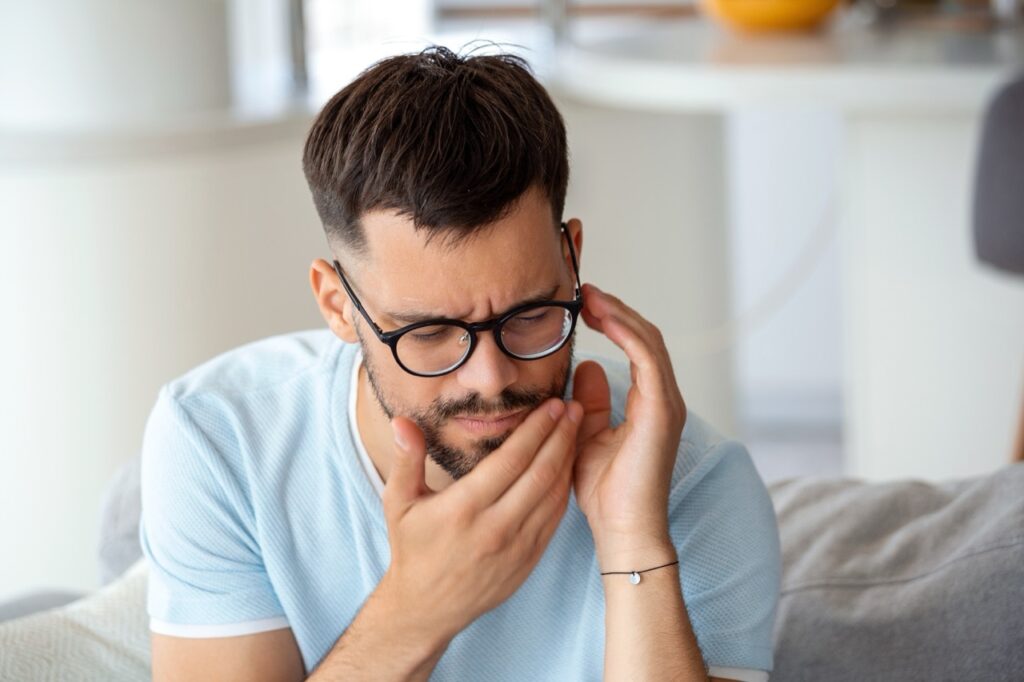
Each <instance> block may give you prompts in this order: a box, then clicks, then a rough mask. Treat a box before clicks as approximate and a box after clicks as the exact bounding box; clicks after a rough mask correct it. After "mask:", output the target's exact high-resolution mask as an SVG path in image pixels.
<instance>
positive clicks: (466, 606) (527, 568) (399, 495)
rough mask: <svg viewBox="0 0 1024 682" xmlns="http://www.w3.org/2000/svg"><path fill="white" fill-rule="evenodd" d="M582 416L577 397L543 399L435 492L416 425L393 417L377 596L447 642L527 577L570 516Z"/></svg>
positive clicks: (427, 633)
mask: <svg viewBox="0 0 1024 682" xmlns="http://www.w3.org/2000/svg"><path fill="white" fill-rule="evenodd" d="M582 415H583V408H582V406H581V405H580V404H579V403H577V402H575V401H571V402H569V403H568V404H566V403H563V402H562V400H560V399H557V398H554V399H549V400H547V401H545V402H544V403H542V404H541V405H540V406H538V407H537V408H536V409H535V410H533V412H531V413H530V415H529V416H528V417H527V418H526V419H525V420H524V421H523V422H522V424H520V425H519V427H517V428H516V429H515V430H514V431H513V432H512V434H511V435H510V436H509V437H508V439H507V440H506V441H505V442H504V443H503V444H502V445H501V446H500V447H499V448H497V449H496V450H494V451H493V452H492V453H490V454H489V455H488V456H486V457H484V458H483V459H482V460H481V461H480V462H479V463H477V465H476V466H475V467H474V468H473V470H472V471H470V472H469V473H468V474H466V475H465V476H463V477H462V478H460V479H459V480H457V481H455V482H454V483H452V484H451V485H450V486H448V487H447V488H445V489H444V490H443V491H441V492H438V493H435V492H432V491H431V490H430V489H429V488H428V487H427V485H426V482H425V478H424V475H425V469H424V466H425V462H426V457H427V452H426V444H425V441H424V438H423V435H422V433H421V432H420V430H419V428H417V426H416V425H415V423H413V422H412V421H411V420H409V419H406V418H404V417H395V418H394V419H393V420H392V428H393V430H394V434H395V442H396V453H395V457H394V459H393V463H392V466H391V470H390V473H389V476H388V480H387V484H386V486H385V489H384V514H385V518H386V520H387V525H388V540H389V543H390V545H391V565H390V567H389V568H388V570H387V572H386V573H385V575H384V578H383V579H382V580H381V582H380V585H379V586H378V597H379V598H380V599H381V600H382V601H385V602H387V603H389V604H391V605H392V606H393V607H394V608H395V613H396V614H401V618H402V619H403V620H404V621H405V623H406V625H408V626H415V629H416V630H418V631H419V632H420V633H421V634H422V636H423V637H424V638H426V639H428V640H430V641H436V640H438V638H439V639H440V640H441V641H439V642H437V644H438V645H440V646H442V648H443V647H444V646H447V643H448V641H450V640H451V638H452V637H454V636H455V635H456V634H458V633H459V632H460V631H461V630H462V629H464V628H465V627H466V626H468V625H469V624H470V623H471V622H472V621H473V620H475V619H476V618H477V617H478V616H479V615H481V614H482V613H484V612H486V611H489V610H490V609H492V608H494V607H495V606H497V605H499V604H500V603H502V602H503V601H505V600H506V599H507V598H508V597H509V596H511V595H512V593H513V592H515V591H516V589H518V588H519V586H520V585H521V584H522V583H523V582H524V581H525V580H526V578H527V576H529V574H530V572H531V571H532V570H533V567H534V566H535V565H536V564H537V562H538V561H539V560H540V557H541V555H542V554H543V553H544V550H545V548H546V547H547V545H548V542H549V541H550V539H551V536H552V535H553V534H554V532H555V530H556V529H557V528H558V524H559V522H560V520H561V518H562V516H563V514H564V513H565V509H566V505H567V503H568V500H569V491H570V490H571V486H572V469H573V461H574V459H575V453H576V434H577V431H578V428H579V424H580V420H581V418H582Z"/></svg>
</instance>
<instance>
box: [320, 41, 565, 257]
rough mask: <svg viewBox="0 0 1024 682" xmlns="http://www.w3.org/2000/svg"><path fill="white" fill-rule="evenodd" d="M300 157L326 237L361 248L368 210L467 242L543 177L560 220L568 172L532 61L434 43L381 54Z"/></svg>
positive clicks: (332, 104)
mask: <svg viewBox="0 0 1024 682" xmlns="http://www.w3.org/2000/svg"><path fill="white" fill-rule="evenodd" d="M302 166H303V170H304V172H305V174H306V181H307V182H308V183H309V187H310V190H311V192H312V194H313V202H314V203H315V205H316V209H317V211H318V213H319V214H320V220H321V222H323V226H324V231H325V232H326V233H327V238H328V243H329V244H330V245H331V246H332V248H334V247H340V248H342V249H344V250H346V251H349V252H353V253H356V254H361V253H365V248H366V235H365V233H364V232H363V228H362V225H361V223H360V217H361V216H362V215H363V214H364V213H366V212H368V211H372V210H395V211H397V212H398V213H399V214H400V215H403V216H407V217H409V218H411V220H412V222H413V225H414V227H415V229H416V230H421V229H425V230H428V231H429V232H430V234H428V237H427V239H428V241H429V240H430V239H431V238H433V237H434V236H435V234H442V233H443V234H445V241H451V242H452V243H457V242H459V241H461V240H462V239H464V238H465V237H468V236H470V235H471V234H473V233H475V232H476V231H477V230H479V229H481V228H483V227H485V226H487V225H490V224H492V223H494V222H495V221H497V220H500V219H502V218H503V217H505V216H506V215H507V214H508V213H509V211H510V210H511V209H512V208H513V207H514V204H515V201H516V199H518V198H519V197H520V196H521V195H522V194H523V193H524V192H526V191H527V190H528V189H530V188H531V187H533V186H536V187H538V188H539V189H541V190H542V191H543V192H544V194H545V195H546V197H547V199H548V200H549V201H550V203H551V210H552V213H553V216H552V218H553V225H554V226H555V228H556V229H557V226H558V224H559V222H560V221H561V214H562V210H563V209H564V206H565V192H566V186H567V185H568V181H569V155H568V148H567V144H566V134H565V123H564V121H563V120H562V116H561V114H559V112H558V109H557V108H556V107H555V104H554V102H552V100H551V97H550V96H549V95H548V93H547V91H546V90H545V89H544V87H543V86H542V85H541V84H540V83H539V82H538V81H537V80H536V78H534V76H533V75H532V73H531V71H530V67H529V64H528V63H527V62H526V61H525V60H524V59H522V58H521V57H518V56H515V55H511V54H497V55H493V54H492V55H485V54H477V55H472V54H469V55H464V56H460V55H457V54H455V53H454V52H452V51H451V50H449V49H448V48H446V47H441V46H436V45H435V46H431V47H428V48H426V49H424V50H423V51H421V52H418V53H414V54H407V55H400V56H395V57H389V58H387V59H384V60H382V61H379V62H377V63H376V64H374V65H373V66H371V67H370V68H368V69H366V70H365V71H363V72H362V73H361V74H360V75H359V76H358V77H357V78H356V79H355V80H353V81H352V82H351V83H349V84H348V85H347V86H345V88H343V89H342V90H341V91H340V92H338V93H337V94H336V95H335V96H334V97H332V98H331V100H330V101H329V102H328V103H327V104H326V105H325V106H324V108H323V109H322V110H321V111H320V113H319V115H318V116H317V117H316V120H315V121H314V122H313V126H312V128H311V129H310V131H309V136H308V138H307V139H306V146H305V150H304V152H303V159H302Z"/></svg>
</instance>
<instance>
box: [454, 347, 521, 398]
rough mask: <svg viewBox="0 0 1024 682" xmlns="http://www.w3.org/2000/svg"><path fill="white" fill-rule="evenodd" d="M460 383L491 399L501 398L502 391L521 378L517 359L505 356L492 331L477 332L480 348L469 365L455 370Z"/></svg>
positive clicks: (471, 357) (468, 361)
mask: <svg viewBox="0 0 1024 682" xmlns="http://www.w3.org/2000/svg"><path fill="white" fill-rule="evenodd" d="M455 375H456V377H457V379H458V381H459V385H461V386H462V387H463V388H466V389H468V390H472V391H476V392H477V393H479V394H480V397H481V398H482V399H483V400H485V401H487V400H493V399H496V398H498V397H499V396H500V395H501V393H502V391H504V390H505V389H506V388H508V387H509V386H510V385H512V384H513V383H515V381H516V379H517V378H519V367H518V366H517V364H516V360H515V359H514V358H511V357H509V356H508V355H505V353H504V352H503V351H502V350H501V348H499V347H498V343H497V341H495V340H494V334H493V333H491V332H490V331H486V332H482V333H478V334H477V341H476V348H474V349H473V354H472V355H471V356H470V357H469V360H467V361H466V364H464V365H462V367H459V368H458V369H457V370H455Z"/></svg>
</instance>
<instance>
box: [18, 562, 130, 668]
mask: <svg viewBox="0 0 1024 682" xmlns="http://www.w3.org/2000/svg"><path fill="white" fill-rule="evenodd" d="M146 575H147V571H146V563H145V561H139V562H138V563H137V564H135V565H134V566H133V567H131V568H130V569H129V570H128V572H126V573H125V574H124V575H122V576H121V577H120V578H118V579H117V580H115V581H114V582H113V583H111V584H110V585H108V586H106V587H104V588H103V589H101V590H99V591H98V592H95V593H93V594H91V595H89V596H88V597H86V598H84V599H79V600H78V601H75V602H72V603H71V604H68V605H67V606H63V607H61V608H58V609H52V610H50V611H43V612H41V613H36V614H33V615H31V616H26V617H24V618H19V619H17V620H12V621H8V622H6V623H0V680H148V679H150V674H149V619H148V618H147V616H146Z"/></svg>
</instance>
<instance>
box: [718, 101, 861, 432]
mask: <svg viewBox="0 0 1024 682" xmlns="http://www.w3.org/2000/svg"><path fill="white" fill-rule="evenodd" d="M728 140H729V144H728V161H729V181H730V185H731V187H730V191H731V196H730V208H731V213H732V216H731V221H730V222H731V227H732V235H731V236H732V239H731V245H730V248H731V256H732V261H731V264H732V267H733V275H732V277H733V279H732V281H733V285H734V288H733V306H734V310H735V311H736V314H737V315H742V311H747V310H750V309H751V308H752V306H755V305H757V304H758V302H759V301H761V300H762V299H763V298H764V297H765V296H766V295H767V294H768V292H769V291H772V290H773V289H774V288H775V287H776V286H777V285H778V283H780V282H789V281H790V279H792V282H793V286H792V287H785V293H786V296H785V297H784V300H782V302H781V303H779V304H778V305H772V306H771V307H770V310H771V312H770V314H768V315H764V316H759V317H758V318H757V321H756V324H755V325H754V326H752V327H751V328H749V329H747V328H744V334H743V336H742V337H740V338H738V339H737V355H736V382H737V400H738V402H739V412H740V415H741V420H742V421H743V422H744V423H745V424H746V425H748V426H750V427H753V428H760V427H771V428H776V429H777V428H782V427H787V428H789V429H791V430H796V431H799V430H800V429H822V428H826V429H829V428H830V429H833V430H837V429H838V428H839V424H840V422H841V419H842V401H841V393H842V381H843V376H842V364H843V363H842V338H841V331H842V330H841V309H840V300H841V296H840V273H839V251H838V235H837V234H836V231H837V220H838V215H837V211H836V208H837V206H838V202H839V201H840V200H841V197H840V196H839V191H840V170H839V165H840V152H841V150H842V142H843V128H842V123H841V120H840V118H839V116H838V115H837V114H836V113H834V112H830V111H827V110H812V109H769V110H758V111H744V112H741V113H737V114H734V115H732V116H731V117H729V124H728ZM804 256H806V257H804Z"/></svg>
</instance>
